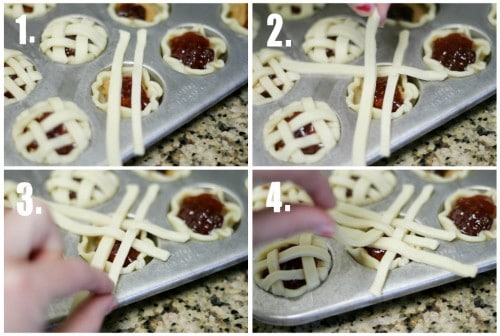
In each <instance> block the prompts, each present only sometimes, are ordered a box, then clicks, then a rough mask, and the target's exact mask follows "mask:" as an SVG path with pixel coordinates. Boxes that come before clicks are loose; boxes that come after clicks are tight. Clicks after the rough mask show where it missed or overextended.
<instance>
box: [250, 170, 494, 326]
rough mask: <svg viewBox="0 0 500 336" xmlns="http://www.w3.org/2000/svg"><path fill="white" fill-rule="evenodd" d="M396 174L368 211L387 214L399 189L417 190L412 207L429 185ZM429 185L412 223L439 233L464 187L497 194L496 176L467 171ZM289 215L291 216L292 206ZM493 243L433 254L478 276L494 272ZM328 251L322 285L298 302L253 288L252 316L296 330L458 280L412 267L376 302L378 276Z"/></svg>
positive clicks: (457, 244) (448, 246)
mask: <svg viewBox="0 0 500 336" xmlns="http://www.w3.org/2000/svg"><path fill="white" fill-rule="evenodd" d="M325 174H328V175H329V174H330V172H325ZM395 174H396V176H397V179H398V184H397V187H396V189H395V190H394V192H393V193H392V194H391V196H390V197H389V198H387V199H385V200H383V201H381V202H378V203H376V204H374V205H372V206H368V207H367V208H370V209H373V210H376V211H382V210H384V209H387V208H388V207H389V206H390V205H391V204H392V202H393V201H394V199H395V198H396V197H397V195H398V194H399V193H400V191H401V189H402V186H403V184H413V185H415V192H414V194H413V196H412V197H411V199H410V202H409V203H410V204H411V202H413V200H415V198H416V197H417V196H418V194H419V193H420V191H421V190H422V188H423V187H424V186H425V185H427V184H431V183H430V182H427V181H424V180H422V179H421V178H420V177H418V176H417V175H416V174H414V173H413V172H412V171H409V170H406V171H396V172H395ZM432 184H433V185H434V193H433V194H432V196H431V198H430V200H429V201H428V202H426V203H425V205H424V206H423V207H422V209H421V210H420V211H419V213H418V215H417V217H416V220H417V221H418V222H420V223H424V224H426V225H429V226H432V227H435V228H441V225H440V224H439V221H438V217H437V216H438V213H439V212H440V211H441V209H442V207H443V204H444V201H445V199H446V198H447V197H448V196H449V195H451V194H452V193H453V192H454V191H455V190H457V189H459V188H464V187H468V186H483V187H490V188H495V187H496V171H495V170H482V171H471V172H470V174H469V175H468V176H467V177H465V178H464V179H462V180H458V181H454V182H449V183H432ZM408 207H409V205H408V204H407V205H406V206H405V207H404V208H403V210H402V212H404V211H406V209H408ZM291 211H292V212H293V206H292V210H291ZM325 239H326V238H325ZM496 243H497V241H496V239H494V240H489V241H486V242H482V243H467V242H465V241H460V240H456V241H452V242H445V241H440V245H439V247H438V249H437V250H436V251H435V252H436V253H438V254H440V255H444V256H448V257H451V258H453V259H455V260H458V261H460V262H463V263H467V264H474V265H476V266H477V267H478V273H481V272H485V271H488V270H491V269H495V268H496ZM327 245H328V247H329V249H330V254H331V255H332V259H333V264H332V269H331V270H330V274H329V275H328V277H327V279H326V280H325V282H323V283H322V284H321V285H320V286H319V287H318V288H316V289H314V290H312V291H311V292H308V293H306V294H304V295H302V296H301V297H299V298H297V299H285V298H282V297H277V296H274V295H272V294H270V293H268V292H266V291H264V290H262V289H261V288H260V287H258V286H257V285H256V284H255V283H254V284H253V316H254V317H255V318H256V319H258V320H260V321H262V322H265V323H268V324H274V325H299V324H304V323H308V322H312V321H315V320H319V319H322V318H325V317H328V316H333V315H338V314H341V313H345V312H348V311H351V310H355V309H358V308H362V307H365V306H369V305H373V304H376V303H379V302H383V301H388V300H391V299H394V298H397V297H401V296H405V295H408V294H411V293H415V292H418V291H422V290H424V289H427V288H432V287H436V286H439V285H442V284H445V283H448V282H451V281H455V280H458V279H461V278H460V277H459V276H456V275H454V274H453V273H450V272H448V271H445V270H442V269H439V268H434V267H431V266H427V265H424V264H419V263H416V262H410V263H409V264H407V265H406V266H403V267H400V268H397V269H394V270H392V271H390V272H389V275H388V277H387V281H386V283H385V286H384V288H383V292H382V295H381V296H380V297H376V296H374V295H372V294H371V293H370V292H369V288H370V286H371V284H372V282H373V280H374V278H375V274H376V271H375V270H373V269H370V268H367V267H365V266H362V265H361V264H358V263H357V262H356V261H355V260H354V258H352V257H351V255H350V254H349V253H348V252H347V251H346V250H345V248H344V247H343V246H342V245H341V244H340V243H338V242H337V241H335V240H334V239H327ZM254 255H255V253H254Z"/></svg>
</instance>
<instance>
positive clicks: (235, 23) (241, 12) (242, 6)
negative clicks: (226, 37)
mask: <svg viewBox="0 0 500 336" xmlns="http://www.w3.org/2000/svg"><path fill="white" fill-rule="evenodd" d="M221 18H222V21H223V22H224V23H225V24H227V25H228V26H229V28H231V29H232V30H234V31H235V32H237V33H240V34H243V35H248V4H247V3H223V4H222V14H221Z"/></svg>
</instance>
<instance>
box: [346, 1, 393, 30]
mask: <svg viewBox="0 0 500 336" xmlns="http://www.w3.org/2000/svg"><path fill="white" fill-rule="evenodd" d="M390 6H391V4H390V3H378V4H365V3H363V4H362V3H359V4H350V5H349V7H351V8H352V10H354V11H355V12H356V13H357V14H358V15H361V16H369V15H370V14H371V12H372V11H373V10H374V9H375V10H377V11H378V15H379V16H380V26H381V27H382V26H383V25H384V22H385V19H386V18H387V12H389V7H390Z"/></svg>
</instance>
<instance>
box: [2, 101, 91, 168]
mask: <svg viewBox="0 0 500 336" xmlns="http://www.w3.org/2000/svg"><path fill="white" fill-rule="evenodd" d="M12 136H13V138H14V143H15V146H16V149H17V150H18V151H19V153H21V155H22V156H23V157H24V158H26V159H28V160H31V161H35V162H39V163H46V164H60V163H69V162H72V161H74V160H75V159H76V158H77V157H78V156H79V155H80V154H81V153H82V152H83V151H84V150H85V148H87V146H88V145H89V142H90V137H91V130H90V124H89V121H88V118H87V116H86V115H85V113H84V112H83V111H82V110H80V109H79V108H78V106H76V105H75V104H74V103H73V102H70V101H63V100H61V99H60V98H59V97H52V98H49V99H48V100H46V101H42V102H39V103H37V104H35V105H34V106H32V107H30V108H29V109H27V110H24V111H23V112H22V113H21V114H20V115H19V116H18V117H17V118H16V121H15V122H14V126H13V129H12Z"/></svg>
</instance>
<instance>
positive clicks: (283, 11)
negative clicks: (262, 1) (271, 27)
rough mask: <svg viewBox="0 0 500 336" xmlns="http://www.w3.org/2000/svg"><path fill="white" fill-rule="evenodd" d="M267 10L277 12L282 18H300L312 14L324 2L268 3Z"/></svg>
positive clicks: (321, 6)
mask: <svg viewBox="0 0 500 336" xmlns="http://www.w3.org/2000/svg"><path fill="white" fill-rule="evenodd" d="M268 6H269V11H270V12H271V13H277V14H279V15H281V16H282V17H283V19H284V20H300V19H304V18H307V17H310V16H313V15H314V13H316V12H317V11H318V10H320V9H321V8H323V7H325V4H310V3H302V4H269V5H268Z"/></svg>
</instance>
